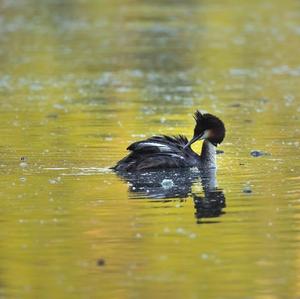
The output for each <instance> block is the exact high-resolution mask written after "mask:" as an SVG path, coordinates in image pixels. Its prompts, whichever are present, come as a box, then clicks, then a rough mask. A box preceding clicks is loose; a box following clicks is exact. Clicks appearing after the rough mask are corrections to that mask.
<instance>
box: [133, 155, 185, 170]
mask: <svg viewBox="0 0 300 299" xmlns="http://www.w3.org/2000/svg"><path fill="white" fill-rule="evenodd" d="M132 166H133V167H134V168H135V170H146V169H155V168H159V169H162V168H178V167H188V166H190V165H189V164H188V162H187V161H186V159H185V158H184V155H183V154H174V153H172V154H170V153H152V154H150V155H146V156H143V157H142V159H139V158H138V159H137V160H136V161H135V163H134V165H132Z"/></svg>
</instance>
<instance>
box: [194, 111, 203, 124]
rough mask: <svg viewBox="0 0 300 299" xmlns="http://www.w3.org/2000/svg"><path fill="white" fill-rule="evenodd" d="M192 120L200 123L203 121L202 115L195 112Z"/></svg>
mask: <svg viewBox="0 0 300 299" xmlns="http://www.w3.org/2000/svg"><path fill="white" fill-rule="evenodd" d="M194 119H195V121H196V122H197V123H200V122H201V121H202V120H203V115H202V113H201V112H200V111H199V110H196V112H195V113H194Z"/></svg>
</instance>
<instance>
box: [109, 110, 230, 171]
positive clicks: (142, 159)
mask: <svg viewBox="0 0 300 299" xmlns="http://www.w3.org/2000/svg"><path fill="white" fill-rule="evenodd" d="M195 120H196V127H195V130H194V137H193V139H192V140H191V141H190V142H189V141H188V139H187V138H186V137H185V136H182V135H179V136H164V135H163V136H153V137H151V138H149V139H146V140H142V141H137V142H135V143H132V144H131V145H130V146H129V147H128V148H127V149H128V150H129V151H131V152H130V154H129V155H128V156H126V157H125V158H123V159H122V160H120V161H119V162H118V163H117V165H116V166H115V167H114V169H115V170H117V171H128V172H134V171H140V170H148V169H166V168H184V167H199V168H213V167H216V161H215V156H216V149H215V146H216V144H217V143H220V142H222V140H223V138H224V135H225V128H224V125H223V122H222V121H221V120H219V119H218V118H217V117H215V116H213V115H211V114H203V115H202V114H201V113H200V112H199V111H197V112H196V113H195ZM198 139H204V142H203V146H202V151H201V155H198V154H197V153H195V152H194V151H193V150H192V149H191V147H190V145H191V144H192V143H193V142H195V141H196V140H198Z"/></svg>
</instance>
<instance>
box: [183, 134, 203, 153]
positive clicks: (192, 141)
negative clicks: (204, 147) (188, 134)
mask: <svg viewBox="0 0 300 299" xmlns="http://www.w3.org/2000/svg"><path fill="white" fill-rule="evenodd" d="M208 134H209V132H208V130H205V131H204V132H203V133H202V134H200V135H197V136H194V137H193V138H192V140H190V141H189V142H188V143H187V144H186V145H185V146H184V147H183V149H186V148H187V147H190V146H191V145H192V144H193V143H194V142H196V141H197V140H203V139H206V138H207V137H208Z"/></svg>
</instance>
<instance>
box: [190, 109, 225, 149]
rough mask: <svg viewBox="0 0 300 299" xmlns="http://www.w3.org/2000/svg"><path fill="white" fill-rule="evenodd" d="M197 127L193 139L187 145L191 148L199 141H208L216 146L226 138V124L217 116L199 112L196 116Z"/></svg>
mask: <svg viewBox="0 0 300 299" xmlns="http://www.w3.org/2000/svg"><path fill="white" fill-rule="evenodd" d="M194 119H195V121H196V126H195V129H194V136H193V138H192V139H191V140H190V141H189V142H188V143H187V144H186V145H185V148H187V147H189V146H191V145H192V144H193V143H194V142H195V141H197V140H208V141H209V142H210V143H212V144H213V145H214V146H217V145H218V144H220V143H221V142H222V141H223V139H224V137H225V126H224V123H223V122H222V121H221V120H220V119H219V118H218V117H216V116H214V115H212V114H209V113H205V114H202V113H201V112H200V111H199V110H197V111H196V112H195V114H194Z"/></svg>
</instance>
